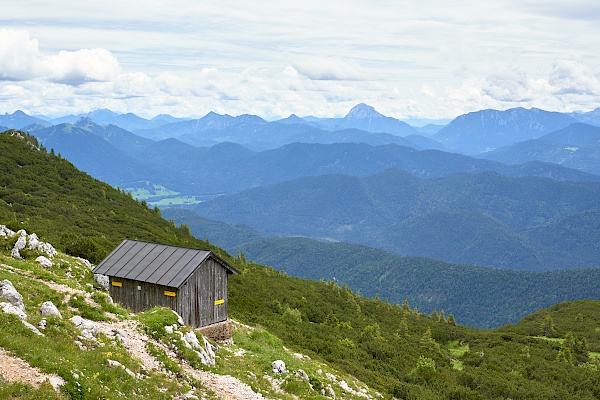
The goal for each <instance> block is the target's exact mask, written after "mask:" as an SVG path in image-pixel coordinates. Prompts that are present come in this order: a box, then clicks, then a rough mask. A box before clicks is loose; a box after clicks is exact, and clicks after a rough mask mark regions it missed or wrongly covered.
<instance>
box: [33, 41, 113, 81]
mask: <svg viewBox="0 0 600 400" xmlns="http://www.w3.org/2000/svg"><path fill="white" fill-rule="evenodd" d="M42 63H43V64H44V66H45V67H46V68H47V70H48V71H49V73H48V75H47V78H48V80H50V81H53V82H58V83H65V84H68V85H81V84H83V83H86V82H102V81H110V80H112V79H114V78H116V77H117V75H118V74H119V72H120V70H121V68H120V66H119V62H118V61H117V59H116V58H115V57H114V56H113V55H112V54H111V53H110V52H109V51H108V50H106V49H82V50H77V51H73V52H71V51H61V52H59V53H58V54H57V55H51V56H47V57H42Z"/></svg>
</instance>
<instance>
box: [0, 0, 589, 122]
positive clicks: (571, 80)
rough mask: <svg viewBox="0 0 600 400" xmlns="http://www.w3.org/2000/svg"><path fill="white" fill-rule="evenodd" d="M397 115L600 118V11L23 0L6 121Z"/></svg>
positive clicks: (4, 32) (6, 12)
mask: <svg viewBox="0 0 600 400" xmlns="http://www.w3.org/2000/svg"><path fill="white" fill-rule="evenodd" d="M358 103H366V104H369V105H371V106H373V107H375V109H376V110H377V111H379V112H381V113H383V114H385V115H388V116H392V117H395V118H399V119H404V120H407V119H411V118H412V119H433V120H435V119H452V118H455V117H456V116H458V115H461V114H464V113H467V112H472V111H477V110H481V109H486V108H493V109H499V110H504V109H509V108H514V107H525V108H531V107H537V108H542V109H545V110H550V111H561V112H571V111H590V110H593V109H595V108H597V107H600V2H599V1H597V0H571V1H569V2H566V1H564V0H544V1H541V0H503V1H497V0H494V1H489V0H478V1H470V0H461V1H455V0H444V1H442V0H429V1H406V0H397V1H388V0H368V1H363V0H320V1H317V0H303V1H302V2H299V1H294V0H291V1H287V2H282V1H275V0H255V1H252V2H249V1H241V0H219V1H213V0H206V1H190V0H179V1H176V2H172V1H166V0H148V1H140V0H127V1H123V0H121V1H115V0H103V1H96V2H88V1H74V0H53V1H51V2H49V1H41V0H40V1H31V0H20V1H18V2H17V1H10V2H5V4H3V5H2V12H1V14H0V113H6V112H8V113H12V112H14V111H16V110H23V111H25V112H27V113H30V114H43V115H48V116H55V117H56V116H63V115H67V114H79V113H85V112H89V111H92V110H95V109H100V108H108V109H110V110H113V111H115V112H120V113H127V112H133V113H135V114H137V115H140V116H142V117H146V118H151V117H154V116H156V115H158V114H170V115H173V116H177V117H201V116H203V115H205V114H207V113H208V112H210V111H214V112H217V113H220V114H225V113H226V114H230V115H241V114H254V115H259V116H261V117H263V118H267V119H277V118H284V117H287V116H289V115H290V114H296V115H299V116H308V115H312V116H318V117H339V116H344V115H345V114H347V113H348V111H349V110H350V109H351V108H352V107H353V106H354V105H356V104H358Z"/></svg>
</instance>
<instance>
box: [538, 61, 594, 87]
mask: <svg viewBox="0 0 600 400" xmlns="http://www.w3.org/2000/svg"><path fill="white" fill-rule="evenodd" d="M548 83H549V84H550V85H551V86H552V87H553V88H554V93H555V94H557V95H565V94H573V95H594V94H597V93H599V92H600V75H598V74H594V73H592V72H591V71H590V70H589V69H588V68H587V67H586V66H584V65H581V64H579V63H577V62H576V61H567V60H562V61H559V62H557V63H555V64H554V65H553V68H552V72H551V74H550V78H549V80H548Z"/></svg>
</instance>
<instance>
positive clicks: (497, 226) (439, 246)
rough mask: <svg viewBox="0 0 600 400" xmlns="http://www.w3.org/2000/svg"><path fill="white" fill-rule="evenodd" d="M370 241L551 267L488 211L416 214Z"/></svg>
mask: <svg viewBox="0 0 600 400" xmlns="http://www.w3.org/2000/svg"><path fill="white" fill-rule="evenodd" d="M373 245H374V246H375V247H377V248H381V249H384V250H389V251H391V252H394V253H397V254H406V255H412V256H421V257H428V258H435V259H439V260H444V261H446V262H451V263H459V264H472V265H480V266H485V267H492V268H512V269H526V270H530V271H540V270H546V269H551V268H550V267H548V266H546V265H545V264H543V261H544V260H541V259H538V257H537V251H538V250H541V249H540V246H536V245H535V244H534V243H530V240H529V239H528V238H527V236H526V235H524V234H522V233H520V232H518V231H517V230H515V229H511V228H510V227H508V226H507V225H505V224H504V223H502V222H500V221H499V220H497V219H496V218H493V217H491V216H490V215H489V214H488V213H485V212H478V211H454V210H452V211H433V212H430V213H427V214H422V215H417V216H415V217H411V218H409V219H406V220H404V221H402V222H399V223H397V224H394V225H392V226H390V227H388V228H386V229H384V230H383V231H381V232H380V233H379V234H378V235H377V239H376V240H375V242H374V243H373ZM596 254H599V255H600V252H596ZM588 266H589V265H588ZM598 266H600V263H598Z"/></svg>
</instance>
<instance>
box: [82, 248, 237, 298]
mask: <svg viewBox="0 0 600 400" xmlns="http://www.w3.org/2000/svg"><path fill="white" fill-rule="evenodd" d="M209 256H211V257H214V258H216V256H214V255H211V253H210V252H209V251H204V250H197V249H187V248H183V247H176V246H167V245H163V244H157V243H146V242H138V241H135V240H124V241H123V242H122V243H121V244H120V245H119V246H118V247H117V248H116V249H115V250H113V251H112V252H111V253H110V254H109V255H108V256H107V257H106V258H105V259H104V260H102V261H101V262H100V263H99V264H98V265H97V266H96V268H94V271H93V272H94V273H95V274H102V275H108V276H112V277H118V278H124V279H131V280H135V281H139V282H147V283H154V284H159V285H165V286H170V287H179V286H180V285H181V284H183V282H185V280H186V279H188V278H189V276H190V275H191V274H192V273H193V272H194V271H195V270H196V268H198V266H199V265H200V264H202V262H203V261H204V260H205V259H206V258H207V257H209ZM224 264H225V265H224V267H225V268H226V269H227V270H228V271H229V272H231V273H239V272H238V271H237V270H236V269H235V268H233V267H231V266H230V265H228V264H226V263H224Z"/></svg>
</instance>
